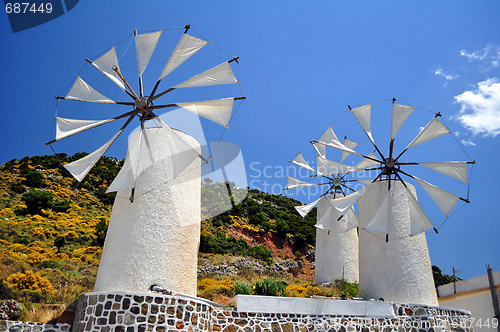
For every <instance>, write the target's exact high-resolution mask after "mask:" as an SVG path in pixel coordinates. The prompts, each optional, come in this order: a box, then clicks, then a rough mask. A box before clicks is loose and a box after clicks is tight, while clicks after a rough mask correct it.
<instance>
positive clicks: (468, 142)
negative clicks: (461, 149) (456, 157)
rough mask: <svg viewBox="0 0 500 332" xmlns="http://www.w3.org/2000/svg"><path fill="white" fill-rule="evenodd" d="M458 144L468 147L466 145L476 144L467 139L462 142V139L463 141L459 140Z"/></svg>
mask: <svg viewBox="0 0 500 332" xmlns="http://www.w3.org/2000/svg"><path fill="white" fill-rule="evenodd" d="M460 142H461V143H462V144H463V145H465V146H468V145H470V146H476V143H474V142H473V141H471V140H470V139H468V140H464V139H463V140H461V141H460Z"/></svg>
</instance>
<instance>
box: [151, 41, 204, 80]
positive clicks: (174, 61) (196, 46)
mask: <svg viewBox="0 0 500 332" xmlns="http://www.w3.org/2000/svg"><path fill="white" fill-rule="evenodd" d="M207 44H208V41H206V40H201V39H198V38H195V37H193V36H190V35H188V34H183V35H182V37H181V39H180V40H179V42H178V43H177V46H175V49H174V51H173V52H172V54H171V55H170V58H169V59H168V61H167V64H166V65H165V67H164V68H163V71H162V72H161V75H160V77H159V78H158V82H159V81H160V80H161V79H162V78H164V77H165V76H167V75H168V74H170V73H171V72H172V71H174V69H176V68H177V67H179V66H180V65H181V64H183V63H184V62H185V61H186V60H187V59H189V58H190V57H191V56H192V55H193V54H195V53H196V52H198V51H199V50H201V49H202V48H203V46H205V45H207Z"/></svg>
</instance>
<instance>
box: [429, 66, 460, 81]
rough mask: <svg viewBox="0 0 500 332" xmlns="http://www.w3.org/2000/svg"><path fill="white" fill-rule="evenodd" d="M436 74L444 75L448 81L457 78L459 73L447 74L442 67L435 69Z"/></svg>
mask: <svg viewBox="0 0 500 332" xmlns="http://www.w3.org/2000/svg"><path fill="white" fill-rule="evenodd" d="M434 75H437V76H443V77H444V78H446V80H447V81H451V80H455V79H457V78H458V75H448V74H445V73H444V72H443V70H442V69H441V68H439V69H436V71H434Z"/></svg>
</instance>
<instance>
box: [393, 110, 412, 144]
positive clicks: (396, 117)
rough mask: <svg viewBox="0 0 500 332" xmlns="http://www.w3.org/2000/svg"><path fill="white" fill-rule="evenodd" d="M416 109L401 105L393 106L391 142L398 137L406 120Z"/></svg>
mask: <svg viewBox="0 0 500 332" xmlns="http://www.w3.org/2000/svg"><path fill="white" fill-rule="evenodd" d="M414 109H415V106H406V105H399V104H394V103H393V104H392V118H391V140H393V139H394V137H396V134H397V133H398V131H399V129H400V128H401V126H402V125H403V123H405V121H406V119H408V117H409V116H410V114H411V113H412V112H413V110H414Z"/></svg>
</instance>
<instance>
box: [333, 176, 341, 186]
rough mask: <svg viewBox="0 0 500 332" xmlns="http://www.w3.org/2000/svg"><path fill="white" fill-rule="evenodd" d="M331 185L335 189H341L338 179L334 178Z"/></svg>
mask: <svg viewBox="0 0 500 332" xmlns="http://www.w3.org/2000/svg"><path fill="white" fill-rule="evenodd" d="M332 184H333V186H334V187H335V188H340V187H342V180H341V179H340V178H335V179H334V180H333V181H332Z"/></svg>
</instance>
